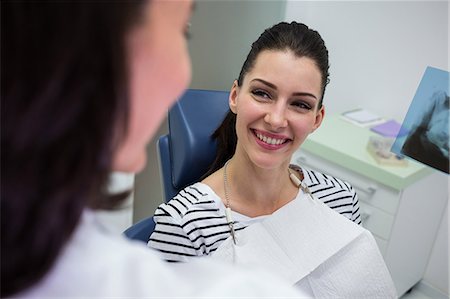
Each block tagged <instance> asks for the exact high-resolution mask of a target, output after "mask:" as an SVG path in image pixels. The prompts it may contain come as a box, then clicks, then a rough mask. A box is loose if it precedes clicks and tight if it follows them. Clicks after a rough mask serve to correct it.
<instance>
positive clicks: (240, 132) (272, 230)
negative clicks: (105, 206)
mask: <svg viewBox="0 0 450 299" xmlns="http://www.w3.org/2000/svg"><path fill="white" fill-rule="evenodd" d="M328 68H329V67H328V51H327V49H326V47H325V44H324V41H323V40H322V38H321V37H320V35H319V34H318V33H317V32H316V31H314V30H312V29H310V28H308V27H307V26H306V25H304V24H300V23H297V22H292V23H284V22H283V23H279V24H277V25H274V26H273V27H271V28H269V29H266V30H265V31H264V32H263V33H262V34H261V36H260V37H259V38H258V40H256V41H255V42H254V43H253V44H252V49H251V51H250V53H249V54H248V56H247V59H246V61H245V62H244V65H243V67H242V70H241V73H240V75H239V78H238V80H235V81H234V82H233V85H232V87H231V91H230V95H229V107H230V111H229V113H228V115H227V116H226V118H225V120H224V121H223V123H222V124H221V125H220V126H219V128H218V129H217V130H216V131H215V133H214V134H213V137H214V138H216V139H217V144H218V153H217V156H216V160H215V161H214V162H213V165H212V166H211V168H210V170H209V171H208V172H207V173H206V174H205V176H204V178H203V180H202V181H201V182H197V183H195V184H193V185H191V186H187V187H186V188H185V189H184V190H182V191H180V192H179V193H178V194H177V195H176V196H175V197H174V198H173V199H172V200H170V201H169V202H168V203H165V204H162V205H160V206H159V208H158V209H157V210H156V212H155V215H154V219H155V222H156V227H155V230H154V232H153V233H152V235H151V236H150V240H149V242H148V244H149V246H151V247H153V248H155V249H158V250H159V251H160V252H161V254H162V256H163V258H164V259H166V260H169V261H184V262H186V261H191V260H193V258H194V257H197V256H208V255H211V256H212V258H213V259H220V260H224V261H228V262H233V263H236V264H238V265H251V266H255V265H256V266H259V267H261V268H266V269H269V270H270V271H272V273H275V274H277V275H279V276H280V277H283V278H284V279H287V281H289V282H290V283H291V284H292V285H295V286H296V287H297V288H298V289H299V290H301V292H302V294H303V296H304V297H314V296H317V297H319V298H320V297H330V298H331V297H333V298H369V297H370V298H393V297H395V289H394V287H393V284H392V279H391V278H390V275H389V272H388V270H387V268H386V266H385V264H384V261H383V260H382V258H381V255H380V253H379V250H378V248H377V246H376V244H375V241H374V239H373V237H372V235H371V234H370V232H368V231H366V230H365V229H363V228H362V227H361V226H359V224H361V216H360V212H359V203H358V197H357V195H356V192H355V190H354V189H353V188H352V186H351V185H350V184H349V183H347V182H344V181H342V180H340V179H338V178H335V177H332V176H330V175H327V174H323V173H319V172H316V171H312V170H309V169H307V168H306V167H302V166H300V165H292V164H290V161H291V159H292V156H293V154H294V152H295V151H296V150H297V149H298V148H299V147H300V146H301V145H302V144H303V142H304V141H305V139H306V138H307V137H308V135H309V134H311V133H312V132H313V131H314V130H316V129H318V128H319V127H320V125H321V123H322V120H323V118H324V115H325V107H324V106H323V104H322V102H323V97H324V93H325V87H326V85H327V83H328ZM280 215H281V216H280ZM357 235H358V237H356V236H357ZM350 236H353V237H351V238H353V239H352V240H349V238H350ZM337 240H339V241H337ZM296 241H297V242H296ZM362 248H364V249H362ZM319 249H320V250H319ZM324 252H327V253H326V254H324ZM311 261H313V262H311ZM313 264H314V265H313ZM324 273H326V275H325V274H324Z"/></svg>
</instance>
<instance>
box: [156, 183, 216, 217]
mask: <svg viewBox="0 0 450 299" xmlns="http://www.w3.org/2000/svg"><path fill="white" fill-rule="evenodd" d="M205 210H207V211H216V210H217V211H218V197H217V195H216V194H215V192H214V191H213V190H212V189H211V187H209V186H208V185H207V184H205V183H202V182H198V183H195V184H193V185H190V186H187V187H185V188H184V189H182V190H181V191H180V192H178V194H177V195H175V196H174V197H173V198H172V199H171V200H169V201H168V202H167V203H163V204H161V205H160V206H159V207H158V209H157V210H156V212H155V217H164V216H170V217H173V218H178V219H182V218H185V217H187V216H188V215H192V214H195V212H199V211H205Z"/></svg>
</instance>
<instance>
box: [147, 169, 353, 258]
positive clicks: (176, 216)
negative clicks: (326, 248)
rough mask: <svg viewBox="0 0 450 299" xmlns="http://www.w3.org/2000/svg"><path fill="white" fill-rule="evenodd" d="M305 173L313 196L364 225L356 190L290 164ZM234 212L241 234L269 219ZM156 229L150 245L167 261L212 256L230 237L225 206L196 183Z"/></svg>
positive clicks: (162, 214) (161, 213) (162, 210)
mask: <svg viewBox="0 0 450 299" xmlns="http://www.w3.org/2000/svg"><path fill="white" fill-rule="evenodd" d="M291 166H292V167H293V168H294V169H297V170H299V171H301V172H303V175H304V179H303V182H304V183H305V184H306V185H307V186H308V188H309V190H310V191H311V193H312V194H313V196H314V197H315V198H317V199H319V200H321V201H322V202H323V203H325V204H326V205H327V206H329V207H330V208H331V209H333V210H335V211H336V212H338V213H340V214H341V215H343V216H345V217H347V218H348V219H350V220H352V221H354V222H355V223H357V224H361V216H360V212H359V203H358V196H357V194H356V192H355V190H354V189H353V187H352V186H351V185H350V184H349V183H347V182H344V181H341V180H340V179H337V178H335V177H332V176H330V175H326V174H323V173H319V172H317V171H313V170H309V169H306V168H300V167H298V166H296V165H291ZM232 213H233V220H234V222H235V224H234V228H235V231H240V230H242V229H244V228H246V227H247V226H249V225H250V224H252V223H254V222H259V221H262V220H263V219H264V218H265V217H267V216H259V217H253V218H252V217H247V216H245V215H242V214H239V213H237V212H232ZM154 220H155V223H156V227H155V230H154V231H153V233H152V235H151V236H150V240H149V242H148V246H150V247H152V248H154V249H157V250H159V251H160V252H161V254H162V257H163V258H164V259H165V260H167V261H189V260H190V259H192V258H193V257H196V256H202V255H209V254H211V253H212V252H214V251H215V250H216V249H217V248H218V247H219V245H220V244H221V243H222V242H223V241H225V240H226V239H227V238H228V237H229V236H230V228H229V226H228V223H227V220H226V216H225V206H224V204H223V203H222V200H221V199H220V198H219V197H218V196H217V195H216V193H215V192H214V191H213V190H212V189H211V188H210V187H209V186H208V185H206V184H203V183H195V184H193V185H191V186H188V187H186V188H184V189H183V190H181V191H180V192H179V193H178V194H177V195H176V196H175V197H174V198H172V199H171V200H170V201H169V202H168V203H164V204H161V205H160V206H159V207H158V208H157V210H156V212H155V215H154Z"/></svg>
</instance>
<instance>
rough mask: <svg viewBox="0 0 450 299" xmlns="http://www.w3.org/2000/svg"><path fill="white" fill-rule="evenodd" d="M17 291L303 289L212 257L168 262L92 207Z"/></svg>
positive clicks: (107, 293) (280, 293)
mask: <svg viewBox="0 0 450 299" xmlns="http://www.w3.org/2000/svg"><path fill="white" fill-rule="evenodd" d="M13 297H17V298H24V297H34V298H49V297H56V298H62V297H85V298H86V297H87V298H93V297H102V298H104V297H121V298H122V297H147V298H153V297H172V298H173V297H196V298H197V297H208V298H212V297H299V293H298V292H297V291H295V290H294V289H293V288H291V287H290V286H289V285H288V284H285V283H284V282H282V281H281V280H278V279H277V278H276V277H272V276H271V275H266V274H263V273H258V272H256V271H255V272H252V271H250V270H243V269H238V268H236V267H231V266H229V265H224V264H223V263H217V262H215V261H212V260H210V259H201V260H198V261H194V262H192V263H188V264H170V263H166V262H163V261H162V260H161V259H160V258H159V256H158V253H157V252H156V251H153V250H151V249H149V248H147V247H146V246H145V244H144V243H141V242H137V241H135V242H133V241H129V240H127V239H126V238H125V237H123V236H116V235H111V234H109V233H108V232H106V230H105V229H102V227H101V225H100V224H99V223H98V221H97V220H96V215H95V213H93V212H92V211H89V210H87V211H85V212H84V214H83V217H82V219H81V223H80V225H79V227H78V228H77V230H76V231H75V233H74V235H73V237H72V239H71V240H70V241H69V242H68V244H67V246H66V248H65V249H64V250H63V252H62V254H61V256H60V257H59V258H58V260H57V262H56V263H55V265H54V267H53V268H52V269H51V271H50V272H49V273H48V274H47V275H46V276H45V277H44V278H43V279H42V280H41V281H40V282H39V283H38V284H37V285H35V286H33V287H31V288H30V289H28V290H26V291H24V292H22V293H19V294H16V296H13Z"/></svg>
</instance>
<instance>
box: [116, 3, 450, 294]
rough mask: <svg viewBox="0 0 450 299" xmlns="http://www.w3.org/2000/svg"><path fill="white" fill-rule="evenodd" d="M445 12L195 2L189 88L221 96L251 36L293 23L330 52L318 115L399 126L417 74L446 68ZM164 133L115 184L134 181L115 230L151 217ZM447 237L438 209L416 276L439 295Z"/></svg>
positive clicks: (434, 6) (408, 6)
mask: <svg viewBox="0 0 450 299" xmlns="http://www.w3.org/2000/svg"><path fill="white" fill-rule="evenodd" d="M449 9H450V8H449V2H448V1H438V2H429V1H398V2H392V1H353V2H343V1H330V2H325V1H223V0H222V1H219V0H215V1H214V0H213V1H211V0H206V1H202V0H197V5H196V9H195V12H194V15H193V18H192V27H191V29H192V30H191V31H192V38H191V40H190V41H189V47H190V53H191V58H192V67H193V77H192V82H191V86H190V87H191V88H198V89H212V90H229V89H230V87H231V85H232V82H233V80H234V79H235V78H237V77H238V75H239V71H240V68H241V65H242V63H243V62H244V60H245V57H246V55H247V53H248V51H249V49H250V45H251V43H252V42H253V41H254V40H256V38H257V37H258V36H259V34H260V33H261V32H262V31H263V30H264V29H265V28H267V27H269V26H271V25H273V24H275V23H278V22H280V21H293V20H296V21H299V22H303V23H305V24H307V25H308V26H310V27H311V28H313V29H316V30H317V31H319V33H320V34H321V35H322V37H323V39H324V40H325V42H326V45H327V47H328V50H329V53H330V65H331V67H330V78H331V82H330V84H329V85H328V87H327V91H326V94H325V99H324V104H325V106H326V115H328V116H329V115H332V114H337V113H341V112H344V111H347V110H351V109H355V108H360V107H361V108H366V109H368V110H370V111H372V112H374V113H376V114H378V115H380V116H383V117H385V118H393V119H396V120H397V121H400V122H401V121H402V120H403V118H404V116H405V115H406V112H407V110H408V107H409V105H410V103H411V101H412V99H413V97H414V94H415V92H416V89H417V86H418V85H419V82H420V80H421V78H422V75H423V73H424V71H425V68H426V67H427V66H433V67H436V68H440V69H443V70H447V71H448V70H449V60H448V53H449V32H448V28H449V27H448V25H449V24H448V16H449ZM149 80H151V78H150V79H149ZM167 130H168V129H167V123H166V122H165V123H163V124H162V125H161V127H160V129H159V131H158V133H157V136H156V137H155V139H154V140H153V141H152V142H151V143H150V144H149V146H148V163H147V167H146V168H145V170H144V171H143V172H142V173H141V174H139V175H137V176H136V177H135V178H133V177H132V176H128V177H127V176H121V177H118V178H116V181H115V183H114V184H115V185H116V187H119V188H120V186H122V187H123V186H133V181H134V194H133V196H132V197H130V200H129V202H128V216H127V217H126V219H127V220H125V222H123V220H121V221H122V223H121V225H122V226H121V227H120V226H119V230H120V229H122V228H123V227H126V226H127V225H129V224H131V223H135V222H137V221H139V220H141V219H143V218H145V217H148V216H151V215H152V214H153V212H154V211H155V209H156V207H157V206H158V205H159V204H160V203H161V202H162V198H163V195H162V188H161V182H160V177H159V171H158V163H157V155H156V140H157V138H158V137H159V136H160V135H163V134H166V133H167ZM319 130H320V129H319ZM447 181H448V180H447ZM442 188H446V190H447V192H448V190H449V189H448V186H442ZM432 192H433V191H432V190H430V196H432ZM447 198H448V196H447ZM424 200H426V198H424ZM446 210H448V205H447V209H446ZM417 221H420V219H417ZM448 233H449V230H448V211H446V212H445V213H444V215H443V218H442V220H441V225H440V229H439V231H438V234H437V238H436V239H435V241H434V245H433V251H432V254H431V257H430V259H429V262H428V266H427V270H426V273H425V276H424V278H423V281H424V282H425V283H426V284H428V285H430V286H432V287H433V288H436V289H437V290H439V291H440V292H442V293H444V294H446V295H447V296H448V294H449V286H448V285H449V281H448V280H449V274H448V269H449V268H448V248H449V246H448V239H449V238H448ZM418 242H420V240H418ZM405 250H408V249H407V248H405Z"/></svg>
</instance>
